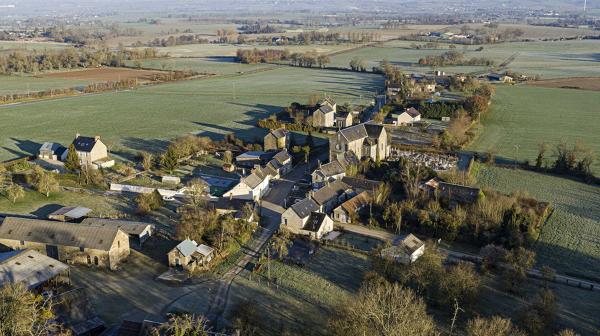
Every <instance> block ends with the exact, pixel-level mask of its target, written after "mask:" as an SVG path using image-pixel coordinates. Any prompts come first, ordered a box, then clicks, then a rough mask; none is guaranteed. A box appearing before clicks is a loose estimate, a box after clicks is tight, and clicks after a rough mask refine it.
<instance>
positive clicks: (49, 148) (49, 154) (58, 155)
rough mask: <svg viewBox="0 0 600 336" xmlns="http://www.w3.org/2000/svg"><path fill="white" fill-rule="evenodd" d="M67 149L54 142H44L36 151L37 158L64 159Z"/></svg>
mask: <svg viewBox="0 0 600 336" xmlns="http://www.w3.org/2000/svg"><path fill="white" fill-rule="evenodd" d="M66 154H67V149H66V148H65V147H63V146H62V145H61V144H58V143H55V142H44V143H43V144H42V147H40V150H39V152H38V158H40V159H42V160H50V161H64V160H65V158H66Z"/></svg>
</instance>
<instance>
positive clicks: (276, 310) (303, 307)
mask: <svg viewBox="0 0 600 336" xmlns="http://www.w3.org/2000/svg"><path fill="white" fill-rule="evenodd" d="M369 269H370V264H369V261H368V258H367V256H365V255H362V254H358V253H352V252H348V251H345V250H340V249H336V248H329V247H327V248H321V249H320V250H319V251H318V252H317V253H316V255H314V256H313V257H312V259H311V261H310V263H309V264H308V265H307V266H306V267H305V268H300V267H298V266H294V265H288V264H284V263H281V262H272V263H271V277H272V278H273V279H275V278H276V279H277V285H273V284H271V285H270V286H267V283H266V278H265V277H266V274H267V273H266V272H267V270H266V267H264V266H263V268H262V269H261V275H260V276H257V275H252V277H251V278H250V279H249V278H247V276H246V277H238V278H236V280H235V281H234V282H233V285H232V287H231V290H230V294H229V295H230V297H229V299H230V304H229V305H228V310H231V308H232V307H234V306H235V303H236V302H240V301H243V300H245V299H248V298H251V299H253V300H254V304H255V305H256V306H258V307H260V308H259V310H260V312H261V314H263V315H262V316H263V318H264V320H263V321H264V326H265V329H264V330H261V334H264V335H279V334H281V332H282V331H283V330H287V331H290V332H292V334H295V333H298V332H300V331H302V334H304V335H325V334H326V329H325V328H326V323H327V316H330V315H331V312H332V310H333V308H334V307H335V306H336V305H337V304H340V303H341V302H343V300H344V299H345V298H347V297H348V295H350V294H352V293H354V292H355V291H356V290H357V289H358V287H359V286H360V282H361V280H362V277H363V274H364V273H365V272H366V271H368V270H369Z"/></svg>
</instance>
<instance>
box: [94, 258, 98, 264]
mask: <svg viewBox="0 0 600 336" xmlns="http://www.w3.org/2000/svg"><path fill="white" fill-rule="evenodd" d="M94 265H96V266H98V257H96V256H94Z"/></svg>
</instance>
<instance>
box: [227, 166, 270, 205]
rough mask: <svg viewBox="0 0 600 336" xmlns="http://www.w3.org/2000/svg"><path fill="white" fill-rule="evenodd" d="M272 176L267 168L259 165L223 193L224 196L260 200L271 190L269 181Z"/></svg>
mask: <svg viewBox="0 0 600 336" xmlns="http://www.w3.org/2000/svg"><path fill="white" fill-rule="evenodd" d="M272 177H273V176H272V175H270V174H269V173H268V172H267V169H265V168H261V167H257V168H255V169H254V170H253V171H252V174H250V175H248V176H246V177H244V178H242V179H241V180H240V183H238V184H236V185H235V186H234V187H233V188H232V189H231V190H229V191H228V192H226V193H225V194H223V197H226V198H239V199H248V200H254V201H258V200H260V199H261V197H263V196H264V195H265V194H266V193H267V191H269V182H270V181H271V178H272Z"/></svg>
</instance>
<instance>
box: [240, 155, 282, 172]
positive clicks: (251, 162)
mask: <svg viewBox="0 0 600 336" xmlns="http://www.w3.org/2000/svg"><path fill="white" fill-rule="evenodd" d="M274 155H275V153H266V152H263V151H249V152H245V153H242V154H240V155H238V156H236V158H235V164H236V165H237V166H238V167H242V168H248V169H252V168H254V167H255V166H256V165H264V164H266V163H267V162H269V160H271V159H272V158H273V156H274Z"/></svg>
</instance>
